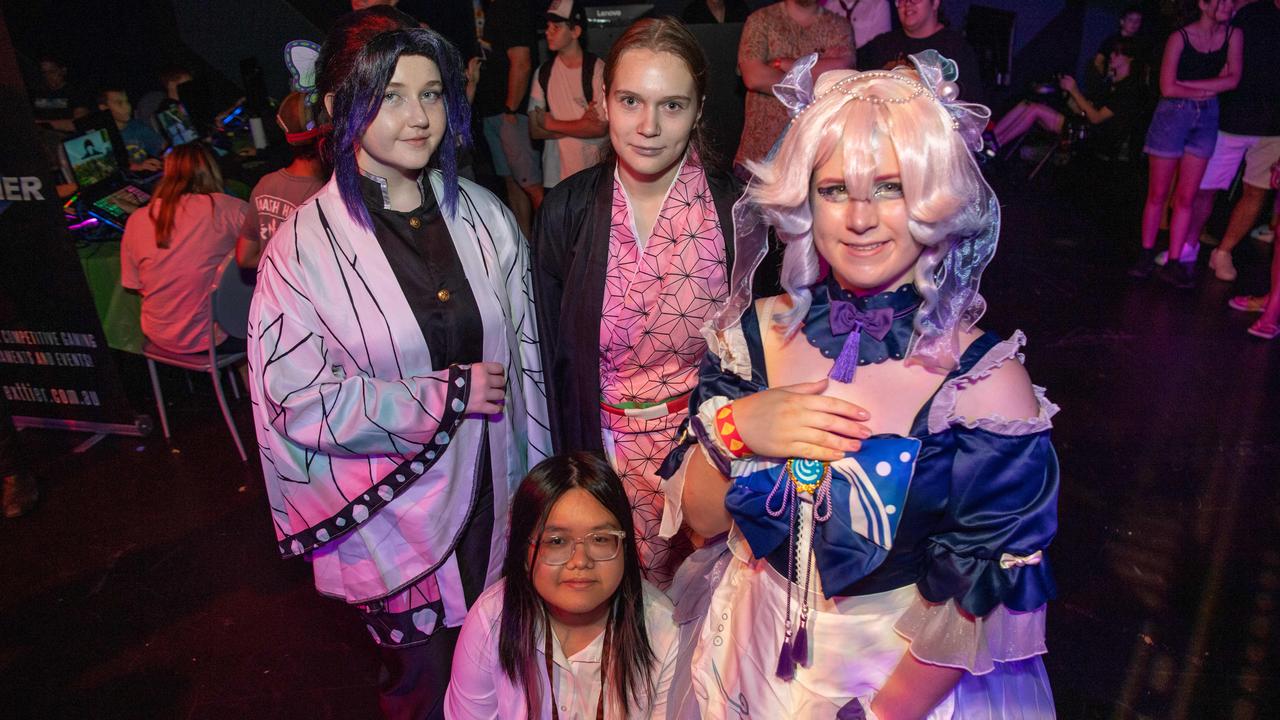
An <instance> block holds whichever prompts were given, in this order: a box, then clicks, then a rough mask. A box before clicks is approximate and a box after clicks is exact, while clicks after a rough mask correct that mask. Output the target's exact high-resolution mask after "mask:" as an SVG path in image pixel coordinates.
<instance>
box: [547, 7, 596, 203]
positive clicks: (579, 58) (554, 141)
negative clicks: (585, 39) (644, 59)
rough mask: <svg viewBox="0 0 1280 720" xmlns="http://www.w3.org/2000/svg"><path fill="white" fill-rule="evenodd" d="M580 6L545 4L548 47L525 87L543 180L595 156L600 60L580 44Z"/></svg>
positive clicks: (589, 163)
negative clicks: (546, 56) (529, 85)
mask: <svg viewBox="0 0 1280 720" xmlns="http://www.w3.org/2000/svg"><path fill="white" fill-rule="evenodd" d="M585 25H586V18H585V17H584V16H583V12H582V6H581V5H575V3H574V2H573V0H556V1H555V2H553V3H552V4H551V7H549V8H548V9H547V49H548V50H550V51H551V53H552V55H553V57H552V59H551V60H548V61H547V62H546V63H544V64H542V65H540V66H539V67H538V71H537V72H536V73H534V75H533V87H532V88H530V91H529V133H530V135H531V136H532V137H533V138H534V139H536V140H545V141H546V142H545V143H543V146H542V184H543V187H547V188H551V187H555V185H556V183H558V182H560V181H561V180H562V179H564V178H567V177H569V176H570V175H572V174H574V173H576V172H578V171H579V170H583V169H585V168H588V167H591V166H592V165H595V164H596V163H598V162H600V150H601V148H602V147H603V145H604V144H605V142H606V140H605V139H604V138H605V136H606V135H607V134H608V132H609V125H608V123H606V122H605V121H604V116H603V113H604V111H603V110H601V106H602V105H604V62H603V61H601V60H600V58H598V57H596V56H595V55H592V54H591V53H588V52H585V51H584V50H583V49H582V32H583V30H584V28H585Z"/></svg>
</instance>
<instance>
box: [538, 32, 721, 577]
mask: <svg viewBox="0 0 1280 720" xmlns="http://www.w3.org/2000/svg"><path fill="white" fill-rule="evenodd" d="M707 76H708V68H707V60H706V57H705V56H704V55H703V53H702V50H701V48H700V47H699V45H698V43H697V40H696V39H694V37H693V35H692V34H690V33H689V31H688V29H686V28H685V27H684V26H683V25H682V24H680V22H678V21H676V20H673V19H670V18H662V19H650V20H642V21H640V22H638V23H636V24H635V25H633V26H632V27H631V28H630V29H628V30H627V32H625V33H624V34H623V35H622V37H620V38H619V39H618V41H617V42H616V43H614V45H613V48H612V50H611V51H610V52H609V56H608V58H607V59H606V62H605V96H606V97H605V112H606V115H607V119H608V121H609V139H610V144H611V152H610V153H609V157H607V158H606V160H605V162H602V163H601V164H599V165H597V166H595V167H592V168H588V169H587V170H584V171H582V172H580V173H577V174H575V175H573V176H571V177H569V178H568V179H566V180H565V181H564V182H562V183H561V184H560V185H557V186H556V188H555V189H554V190H552V191H551V192H549V193H548V194H547V197H546V200H545V201H544V203H543V206H542V209H541V212H540V217H539V220H538V225H537V230H536V231H535V233H534V236H535V237H534V255H535V271H534V282H535V289H536V290H537V297H538V308H539V326H540V329H541V331H542V335H543V338H544V342H543V353H544V358H545V362H544V365H545V367H546V368H547V372H548V397H549V402H550V405H551V409H552V412H551V428H552V437H553V439H554V442H555V447H556V450H557V451H558V452H567V451H574V450H588V451H592V450H594V451H601V452H603V453H604V454H605V456H606V457H607V458H608V459H609V461H610V463H611V464H612V465H613V467H614V469H615V470H616V471H617V472H618V474H619V475H620V476H621V477H622V480H623V483H624V484H625V486H626V487H627V493H628V495H629V497H630V499H631V504H632V511H633V514H634V519H635V525H636V532H637V535H638V536H639V540H640V559H641V563H642V564H643V566H644V568H645V576H646V578H647V579H649V580H650V581H651V582H654V583H656V584H658V585H660V586H662V587H665V586H666V584H667V583H668V582H669V581H670V578H671V575H672V573H673V572H674V570H675V568H676V566H677V565H678V564H679V562H680V560H682V559H683V557H684V556H685V555H686V554H687V552H686V551H685V550H682V549H681V547H682V546H683V547H686V548H687V542H681V541H680V539H679V538H677V540H676V542H675V543H674V544H673V542H672V541H668V540H665V539H661V538H658V537H657V531H658V524H659V521H660V519H661V515H662V493H661V490H660V489H659V481H658V477H657V474H656V473H657V469H658V466H659V465H660V464H661V462H662V460H663V458H665V457H666V455H667V453H668V451H669V450H670V449H671V448H672V447H673V445H674V443H675V440H676V432H677V430H678V429H679V426H680V423H681V421H682V420H683V419H684V416H685V412H686V409H687V407H688V397H689V392H690V391H691V390H692V389H693V387H694V386H695V385H696V384H697V368H698V364H699V363H700V362H701V360H702V356H703V354H704V353H705V352H706V341H705V340H704V339H703V337H702V334H701V330H702V326H703V325H704V323H705V322H706V321H707V320H708V319H709V318H710V317H711V316H712V315H714V314H715V312H716V311H717V310H718V308H719V307H720V304H721V303H722V302H723V300H724V299H725V298H726V297H727V295H728V290H729V274H730V269H731V268H732V265H733V243H732V237H733V232H732V229H733V223H732V220H731V212H732V208H733V204H734V202H736V201H737V199H738V198H739V196H740V195H741V192H742V187H741V184H740V183H739V182H738V181H737V180H736V179H735V178H734V177H733V176H732V175H730V174H729V173H727V172H725V171H723V170H720V169H718V168H717V167H716V165H715V163H714V160H715V158H714V157H713V155H712V152H711V150H710V148H709V146H708V144H707V141H706V137H705V133H706V124H707V122H708V118H706V117H704V116H703V113H702V108H703V100H704V99H705V96H706V92H707V87H706V84H707Z"/></svg>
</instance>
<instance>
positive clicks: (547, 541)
mask: <svg viewBox="0 0 1280 720" xmlns="http://www.w3.org/2000/svg"><path fill="white" fill-rule="evenodd" d="M626 536H627V534H626V533H625V532H623V531H621V530H600V531H597V532H589V533H587V534H586V535H583V536H582V537H580V538H571V537H569V536H567V535H557V534H555V533H548V534H546V535H543V536H542V539H541V540H538V541H537V542H536V543H531V544H533V545H536V546H537V548H538V555H539V557H540V558H541V560H542V562H543V564H544V565H564V564H565V563H567V562H569V560H570V559H571V558H572V557H573V552H574V550H576V549H577V547H578V544H579V543H581V544H582V547H583V548H585V549H586V551H587V559H589V560H591V561H593V562H604V561H606V560H612V559H614V558H616V557H618V553H619V552H622V539H623V538H625V537H626Z"/></svg>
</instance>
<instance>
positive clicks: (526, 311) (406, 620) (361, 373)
mask: <svg viewBox="0 0 1280 720" xmlns="http://www.w3.org/2000/svg"><path fill="white" fill-rule="evenodd" d="M429 179H430V182H431V186H432V189H433V191H434V192H435V194H436V197H442V196H443V192H442V188H441V184H442V180H441V176H440V173H439V172H438V171H431V172H429ZM460 183H461V188H460V191H459V197H458V207H457V212H456V214H455V215H454V217H452V218H451V217H449V216H448V214H447V213H446V214H444V218H445V220H446V223H447V225H448V228H449V234H450V236H451V237H452V239H453V243H454V247H455V248H456V250H457V253H458V257H459V259H460V260H461V264H462V267H463V269H464V271H465V273H466V277H467V280H468V281H469V282H470V284H471V288H472V291H473V293H474V295H475V300H476V304H477V306H478V307H479V310H480V315H481V317H482V321H483V328H484V351H483V356H482V357H483V358H484V359H485V360H486V361H490V362H499V363H502V364H503V365H504V366H505V367H506V369H507V394H506V401H505V411H504V412H503V413H502V414H500V415H494V416H482V415H465V414H464V413H463V410H464V409H465V407H466V402H467V395H468V391H469V390H470V387H469V377H470V375H469V372H468V371H467V369H466V368H465V367H460V366H453V367H450V368H448V369H446V370H442V371H439V372H435V371H433V370H432V363H431V357H430V353H429V351H428V347H427V343H426V340H425V339H424V338H423V335H422V331H421V329H420V327H419V325H418V323H417V320H416V319H415V317H414V313H413V311H412V310H411V308H410V307H409V303H408V301H407V299H406V298H405V296H404V293H403V292H402V291H401V290H400V284H399V282H398V281H397V279H396V276H395V274H394V273H393V271H392V268H391V265H390V264H389V263H388V261H387V258H386V256H385V255H384V254H383V252H382V249H381V247H380V245H379V243H378V240H377V238H376V237H374V235H373V233H372V232H371V231H369V230H366V229H364V228H361V227H360V226H359V225H358V224H356V222H355V221H354V220H352V218H351V217H350V215H349V214H348V213H347V210H346V207H345V206H344V205H343V203H342V198H341V196H340V194H339V192H338V187H337V184H336V183H335V182H333V181H330V182H329V183H328V184H326V185H325V186H324V188H322V189H321V190H320V191H319V192H318V193H317V194H316V195H315V196H314V197H313V198H311V200H309V201H307V202H306V203H304V204H303V205H301V206H300V207H299V208H298V210H297V211H296V212H295V213H294V214H293V215H292V216H291V217H290V218H289V219H288V220H286V221H285V222H284V223H282V224H281V225H280V228H279V229H278V231H277V232H276V235H275V237H274V238H273V240H272V242H271V243H270V244H269V245H268V246H267V248H266V251H265V252H264V254H263V256H262V260H261V262H260V264H259V271H258V282H257V288H256V290H255V292H254V297H253V303H252V306H251V309H250V313H249V343H248V344H249V349H248V352H249V365H250V369H251V382H250V385H251V389H252V394H253V404H254V408H253V410H254V424H255V426H256V432H257V439H258V445H259V448H260V452H261V457H262V467H263V472H264V474H265V476H266V486H267V495H268V498H269V500H270V504H271V516H272V519H273V521H274V525H275V530H276V537H277V540H278V541H279V548H280V552H281V553H282V554H283V555H284V556H285V557H291V556H295V555H302V554H308V555H309V556H310V558H311V561H312V565H313V568H314V572H315V582H316V588H317V589H318V590H319V591H320V592H321V593H322V594H324V595H327V596H331V597H334V598H338V599H341V600H343V601H345V602H348V603H353V604H358V605H361V606H363V608H364V609H366V610H367V609H370V608H372V609H374V610H377V611H379V612H378V616H379V617H384V618H390V619H389V620H387V621H386V622H383V623H377V624H378V625H379V627H374V626H373V624H371V625H370V627H369V629H370V632H371V633H372V634H373V636H374V639H375V641H377V642H380V643H387V644H393V645H410V644H415V643H417V642H422V641H425V640H426V639H427V637H428V636H430V635H431V634H432V633H433V632H434V631H435V630H437V629H439V628H442V627H457V626H460V625H462V621H463V618H464V617H465V615H466V611H467V608H466V602H465V599H464V597H463V592H462V582H461V577H460V575H459V572H458V565H457V561H456V558H455V557H454V552H453V549H454V546H455V544H456V542H457V540H458V538H459V537H460V535H461V534H462V531H463V525H464V523H465V520H466V518H467V517H468V515H469V514H470V511H471V507H472V504H473V502H474V498H475V495H476V491H477V478H476V474H477V473H478V472H479V468H480V467H481V465H482V464H481V463H480V462H479V461H478V453H479V452H480V450H481V448H482V447H484V445H485V443H484V439H485V438H484V434H485V433H487V434H488V448H489V454H490V467H491V471H492V478H493V517H494V523H493V533H492V544H491V546H490V551H489V564H488V576H487V578H486V585H488V584H489V583H492V582H493V581H494V580H496V579H497V575H498V570H499V569H500V567H501V562H502V558H503V557H504V556H505V553H506V521H505V520H506V518H507V515H508V508H509V503H510V498H511V495H512V493H513V492H514V490H515V486H516V484H517V483H519V481H520V479H521V478H522V477H523V476H524V475H525V473H526V472H527V471H528V469H529V468H530V467H532V466H533V465H534V464H536V463H537V462H538V461H539V460H541V459H542V458H543V457H544V456H546V454H547V453H548V452H549V451H550V440H549V435H548V429H547V408H546V394H545V391H544V386H543V378H542V364H541V360H540V358H539V354H538V348H537V340H538V337H537V328H536V325H535V322H534V317H535V315H534V308H533V295H532V292H531V291H530V277H529V254H528V248H527V245H526V243H525V240H524V237H523V236H522V235H521V233H520V231H519V229H518V228H517V226H516V223H515V219H514V218H513V217H512V215H511V213H510V212H509V211H508V210H507V209H506V208H505V207H504V206H503V205H502V204H501V203H499V202H498V200H497V199H496V198H495V197H494V196H493V195H492V194H491V193H490V192H488V191H487V190H484V189H483V188H480V187H479V186H477V185H475V184H474V183H471V182H468V181H467V180H460Z"/></svg>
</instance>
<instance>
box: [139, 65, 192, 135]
mask: <svg viewBox="0 0 1280 720" xmlns="http://www.w3.org/2000/svg"><path fill="white" fill-rule="evenodd" d="M157 79H158V80H159V81H160V87H161V88H162V89H160V90H152V91H150V92H148V93H146V94H145V95H143V96H142V98H141V99H139V100H138V107H137V115H138V119H139V120H141V121H143V122H145V123H147V124H148V125H150V126H151V127H152V129H154V130H159V128H158V127H156V120H155V117H156V113H158V112H160V111H161V110H163V109H164V108H165V106H167V105H170V104H179V103H181V102H182V98H181V97H179V96H178V87H179V86H180V85H182V84H183V83H186V82H191V79H192V78H191V71H190V70H188V69H186V68H185V67H182V66H180V65H170V66H169V67H166V68H165V69H163V70H161V71H160V74H159V75H158V76H157Z"/></svg>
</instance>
